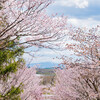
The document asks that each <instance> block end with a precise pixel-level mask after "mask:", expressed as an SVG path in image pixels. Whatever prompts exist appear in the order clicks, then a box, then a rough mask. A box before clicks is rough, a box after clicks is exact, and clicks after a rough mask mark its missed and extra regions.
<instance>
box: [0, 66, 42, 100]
mask: <svg viewBox="0 0 100 100" xmlns="http://www.w3.org/2000/svg"><path fill="white" fill-rule="evenodd" d="M12 86H14V87H16V88H18V87H20V89H22V92H21V94H18V95H19V96H20V97H21V100H43V97H42V88H43V87H42V86H40V78H39V77H38V76H36V70H35V68H33V67H32V68H27V67H23V68H20V69H19V70H18V71H17V72H16V73H14V74H11V75H10V78H9V79H8V80H7V82H5V84H4V82H3V81H0V93H1V94H2V95H5V94H7V93H8V91H9V90H11V88H12ZM8 95H9V94H8ZM11 96H12V97H13V95H11ZM9 97H10V96H9ZM12 97H10V98H7V100H11V99H12ZM0 99H1V98H0ZM3 99H4V98H3Z"/></svg>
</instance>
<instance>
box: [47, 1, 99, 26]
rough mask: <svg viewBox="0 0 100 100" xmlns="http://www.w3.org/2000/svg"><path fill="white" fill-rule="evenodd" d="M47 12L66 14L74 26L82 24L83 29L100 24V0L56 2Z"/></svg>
mask: <svg viewBox="0 0 100 100" xmlns="http://www.w3.org/2000/svg"><path fill="white" fill-rule="evenodd" d="M47 12H48V14H52V13H58V16H60V15H62V14H64V15H65V16H68V19H69V21H70V22H71V23H72V24H74V25H78V26H80V22H82V24H81V26H82V27H85V26H86V27H87V26H89V27H91V26H96V25H97V24H99V23H100V0H54V3H53V4H52V5H50V6H49V7H48V9H47ZM76 23H77V24H76ZM78 23H79V24H78Z"/></svg>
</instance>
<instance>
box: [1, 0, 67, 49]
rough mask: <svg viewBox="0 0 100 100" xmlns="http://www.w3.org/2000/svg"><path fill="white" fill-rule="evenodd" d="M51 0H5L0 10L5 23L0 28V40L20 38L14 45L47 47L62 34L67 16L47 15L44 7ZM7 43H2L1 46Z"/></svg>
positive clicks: (3, 46)
mask: <svg viewBox="0 0 100 100" xmlns="http://www.w3.org/2000/svg"><path fill="white" fill-rule="evenodd" d="M51 3H52V0H7V1H5V2H3V3H1V4H2V5H3V9H1V10H0V16H2V18H1V19H3V20H4V21H5V20H6V23H5V24H4V25H5V27H1V29H0V41H3V40H6V39H8V38H10V40H9V41H11V40H17V39H18V38H19V39H20V41H21V42H20V43H18V44H17V43H16V45H23V44H26V45H24V46H26V47H29V46H42V47H48V46H49V44H51V42H52V41H55V40H57V39H60V38H61V37H63V36H64V34H63V33H64V31H63V30H65V29H66V25H67V18H66V17H64V16H62V17H56V15H51V16H48V15H47V14H46V10H45V8H47V6H48V5H50V4H51ZM6 45H7V42H6V43H3V45H2V47H0V48H1V49H2V48H5V47H6Z"/></svg>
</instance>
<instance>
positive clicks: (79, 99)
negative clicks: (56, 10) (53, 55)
mask: <svg viewBox="0 0 100 100" xmlns="http://www.w3.org/2000/svg"><path fill="white" fill-rule="evenodd" d="M99 32H100V27H99V26H97V27H96V28H92V29H89V30H88V29H81V28H79V29H75V30H73V33H69V34H68V35H69V37H70V39H72V40H73V41H74V42H73V43H71V44H70V43H67V44H66V48H67V49H68V50H72V51H74V57H75V58H76V60H75V59H74V60H71V59H69V60H68V58H64V57H65V56H63V57H62V59H63V63H62V64H64V65H65V69H57V70H56V84H55V89H54V94H55V98H58V100H59V99H60V100H99V99H100V68H99V67H100V35H99Z"/></svg>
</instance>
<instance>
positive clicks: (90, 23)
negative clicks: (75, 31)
mask: <svg viewBox="0 0 100 100" xmlns="http://www.w3.org/2000/svg"><path fill="white" fill-rule="evenodd" d="M68 22H69V23H71V24H72V25H74V26H77V27H88V28H91V27H96V26H97V25H100V20H99V21H98V20H94V19H92V18H87V19H77V18H70V19H68Z"/></svg>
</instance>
